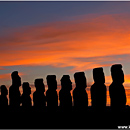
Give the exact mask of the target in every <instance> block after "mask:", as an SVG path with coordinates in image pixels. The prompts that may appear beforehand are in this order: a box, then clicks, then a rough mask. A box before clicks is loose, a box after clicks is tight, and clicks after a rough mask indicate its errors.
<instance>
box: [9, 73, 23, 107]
mask: <svg viewBox="0 0 130 130" xmlns="http://www.w3.org/2000/svg"><path fill="white" fill-rule="evenodd" d="M11 78H12V85H11V86H10V88H9V104H10V106H11V107H19V106H20V103H21V97H20V96H21V94H20V91H19V87H20V86H21V78H20V77H19V75H18V71H14V72H12V74H11Z"/></svg>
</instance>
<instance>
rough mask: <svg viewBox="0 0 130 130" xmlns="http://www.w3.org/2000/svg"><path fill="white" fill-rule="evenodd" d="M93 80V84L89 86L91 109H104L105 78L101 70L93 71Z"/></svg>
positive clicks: (95, 69)
mask: <svg viewBox="0 0 130 130" xmlns="http://www.w3.org/2000/svg"><path fill="white" fill-rule="evenodd" d="M93 79H94V84H93V85H92V86H91V88H90V91H91V100H92V102H91V103H92V107H93V108H96V109H98V110H99V109H101V110H102V109H104V108H105V107H106V99H107V97H106V91H107V89H106V86H105V76H104V72H103V68H94V69H93Z"/></svg>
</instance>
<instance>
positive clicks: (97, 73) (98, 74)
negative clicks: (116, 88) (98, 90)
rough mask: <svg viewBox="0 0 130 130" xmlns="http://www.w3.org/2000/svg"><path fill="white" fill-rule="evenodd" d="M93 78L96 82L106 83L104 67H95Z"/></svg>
mask: <svg viewBox="0 0 130 130" xmlns="http://www.w3.org/2000/svg"><path fill="white" fill-rule="evenodd" d="M93 79H94V82H95V83H103V84H104V83H105V76H104V72H103V68H102V67H100V68H94V69H93Z"/></svg>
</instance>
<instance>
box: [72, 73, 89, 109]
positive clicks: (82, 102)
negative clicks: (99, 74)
mask: <svg viewBox="0 0 130 130" xmlns="http://www.w3.org/2000/svg"><path fill="white" fill-rule="evenodd" d="M74 79H75V83H76V88H75V89H74V90H73V99H74V107H75V108H77V109H85V108H86V107H88V95H87V92H86V90H85V88H86V87H87V84H86V77H85V73H84V72H76V73H75V74H74Z"/></svg>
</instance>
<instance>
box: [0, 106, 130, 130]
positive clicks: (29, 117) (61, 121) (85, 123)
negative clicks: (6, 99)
mask: <svg viewBox="0 0 130 130" xmlns="http://www.w3.org/2000/svg"><path fill="white" fill-rule="evenodd" d="M0 113H1V114H0V128H6V129H8V128H13V129H15V128H17V129H20V128H26V129H27V128H30V129H33V128H35V129H39V128H42V129H44V128H45V129H47V128H49V129H54V128H55V129H63V128H65V129H70V128H73V129H77V128H78V129H82V128H84V129H115V128H116V129H117V128H118V126H123V125H126V126H129V125H130V107H127V108H125V109H124V110H120V111H117V110H115V111H112V110H111V108H110V107H107V108H106V110H96V111H95V110H93V109H92V108H91V107H89V108H88V109H79V110H77V109H75V108H72V110H71V111H63V110H61V109H60V108H58V109H57V110H56V111H55V110H53V108H52V109H50V111H49V110H48V109H47V108H44V109H35V108H34V107H31V108H30V109H24V108H22V107H20V108H19V109H11V108H10V107H8V108H7V109H1V110H0Z"/></svg>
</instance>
